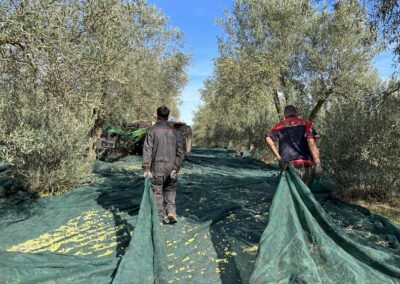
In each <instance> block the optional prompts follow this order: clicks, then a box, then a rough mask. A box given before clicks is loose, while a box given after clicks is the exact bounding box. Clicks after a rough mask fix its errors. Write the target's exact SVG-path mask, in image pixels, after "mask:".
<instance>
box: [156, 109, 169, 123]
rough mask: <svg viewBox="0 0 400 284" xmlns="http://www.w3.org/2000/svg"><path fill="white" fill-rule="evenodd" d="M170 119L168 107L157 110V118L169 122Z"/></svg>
mask: <svg viewBox="0 0 400 284" xmlns="http://www.w3.org/2000/svg"><path fill="white" fill-rule="evenodd" d="M168 117H169V108H167V107H166V106H160V107H159V108H158V109H157V118H158V119H162V120H168Z"/></svg>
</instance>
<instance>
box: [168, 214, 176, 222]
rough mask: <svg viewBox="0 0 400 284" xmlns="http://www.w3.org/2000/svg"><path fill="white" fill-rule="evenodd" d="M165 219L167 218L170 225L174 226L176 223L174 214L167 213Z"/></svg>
mask: <svg viewBox="0 0 400 284" xmlns="http://www.w3.org/2000/svg"><path fill="white" fill-rule="evenodd" d="M167 218H168V220H169V223H170V224H175V223H177V222H178V220H177V219H176V216H175V214H172V213H169V214H168V217H167Z"/></svg>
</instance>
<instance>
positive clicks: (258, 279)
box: [250, 167, 400, 283]
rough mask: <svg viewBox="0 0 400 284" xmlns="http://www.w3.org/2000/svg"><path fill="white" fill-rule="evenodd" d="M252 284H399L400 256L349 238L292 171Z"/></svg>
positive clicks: (278, 199) (274, 205) (266, 234)
mask: <svg viewBox="0 0 400 284" xmlns="http://www.w3.org/2000/svg"><path fill="white" fill-rule="evenodd" d="M270 216H271V217H270V221H269V224H268V227H267V229H266V230H265V232H264V234H263V236H262V238H261V241H260V250H259V254H258V256H257V260H256V263H255V267H254V271H253V273H252V275H251V278H250V283H399V282H400V255H399V254H398V253H397V254H395V253H393V252H389V251H385V250H382V249H381V248H379V247H377V246H375V245H373V244H371V243H367V242H365V241H364V240H362V239H359V238H356V237H353V238H349V236H347V235H346V233H345V232H343V230H342V229H341V228H339V227H338V226H336V225H335V223H334V222H333V221H332V220H331V219H330V217H329V216H327V215H326V214H325V212H324V210H323V208H322V207H321V206H320V205H319V203H318V202H317V201H316V200H315V198H314V196H313V194H312V193H311V191H310V190H309V189H308V187H307V186H306V185H305V184H304V183H303V182H302V181H301V179H300V178H299V177H298V176H297V175H296V173H295V172H294V170H293V168H292V167H290V168H289V169H288V171H285V172H284V174H283V175H282V178H281V181H280V183H279V186H278V189H277V192H276V194H275V197H274V200H273V202H272V206H271V209H270Z"/></svg>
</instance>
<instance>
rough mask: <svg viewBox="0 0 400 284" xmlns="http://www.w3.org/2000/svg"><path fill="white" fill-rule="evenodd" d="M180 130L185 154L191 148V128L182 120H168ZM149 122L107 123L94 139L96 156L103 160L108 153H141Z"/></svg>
mask: <svg viewBox="0 0 400 284" xmlns="http://www.w3.org/2000/svg"><path fill="white" fill-rule="evenodd" d="M169 123H170V124H171V125H172V126H173V127H175V128H176V129H178V130H179V131H180V132H181V135H182V137H183V144H184V148H185V152H186V155H187V154H189V153H190V152H191V150H192V128H191V127H190V126H189V125H187V124H186V123H184V122H176V121H174V122H172V121H170V122H169ZM150 126H151V123H148V122H147V123H146V122H142V121H140V122H139V121H137V122H134V123H131V124H126V125H123V126H115V125H108V126H107V127H106V128H105V129H104V130H103V134H102V135H101V137H100V138H98V139H97V140H96V144H95V148H96V156H97V159H99V160H105V159H106V158H107V157H109V156H110V155H114V156H118V157H121V156H126V155H139V156H141V155H142V153H143V143H144V139H145V137H146V133H147V130H148V128H149V127H150Z"/></svg>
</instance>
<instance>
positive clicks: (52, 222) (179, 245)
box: [0, 148, 400, 284]
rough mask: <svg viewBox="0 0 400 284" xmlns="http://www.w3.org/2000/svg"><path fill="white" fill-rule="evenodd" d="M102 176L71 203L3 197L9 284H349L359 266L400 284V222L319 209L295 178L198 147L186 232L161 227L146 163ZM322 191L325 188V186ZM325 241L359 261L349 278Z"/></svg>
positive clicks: (185, 176) (124, 164)
mask: <svg viewBox="0 0 400 284" xmlns="http://www.w3.org/2000/svg"><path fill="white" fill-rule="evenodd" d="M94 171H95V172H96V174H97V178H96V180H95V182H94V183H93V184H91V185H88V186H85V187H81V188H77V189H75V190H73V191H71V192H68V193H66V194H63V195H61V196H52V197H44V198H40V199H28V200H25V201H22V202H21V201H20V200H19V199H15V198H13V197H12V196H11V197H8V198H0V283H146V282H147V280H143V279H149V281H148V282H149V283H153V279H154V282H155V283H209V284H212V283H229V284H231V283H249V281H250V276H251V274H252V273H253V275H252V278H251V279H252V281H253V280H256V279H258V278H259V277H261V278H260V279H267V280H268V281H272V280H271V279H272V277H282V278H279V279H283V282H282V283H288V282H289V281H288V279H291V281H292V282H293V283H315V282H314V279H315V278H313V277H316V276H315V275H318V276H319V277H320V278H321V279H323V280H322V282H324V283H325V279H324V278H323V272H321V271H323V270H324V269H325V268H327V269H328V268H329V269H328V270H325V271H326V273H328V272H329V273H331V271H336V272H335V274H334V275H332V277H331V278H329V281H331V282H332V283H346V281H345V280H346V278H339V277H340V272H341V271H343V272H346V273H347V274H348V275H350V273H349V272H348V270H346V269H347V268H348V269H349V270H350V268H351V267H353V265H356V266H357V269H358V268H359V267H362V268H365V270H359V273H360V274H369V275H372V276H369V278H368V279H367V280H371V281H373V280H374V279H375V280H377V281H380V282H382V283H385V281H386V280H387V279H390V280H389V281H392V282H396V281H397V282H399V283H400V281H398V279H397V278H395V277H394V276H393V275H391V274H390V273H392V272H396V269H397V267H398V266H399V265H398V264H397V263H398V262H397V261H398V258H399V255H400V252H399V240H400V235H399V230H398V228H397V227H396V226H395V225H393V224H391V223H390V222H388V221H387V220H386V219H385V218H383V217H380V216H377V215H374V214H371V213H370V212H369V211H368V210H366V209H364V208H361V207H358V206H354V205H351V204H347V203H344V202H342V201H340V200H338V199H335V198H332V197H330V195H329V194H327V193H325V192H326V191H325V190H318V192H320V193H316V194H315V195H314V196H315V197H316V200H317V201H315V200H314V199H312V198H313V196H312V195H311V194H309V193H307V191H306V188H304V187H300V190H299V188H298V187H299V185H298V184H297V183H296V178H295V177H291V181H290V180H289V178H288V177H289V176H288V175H289V174H290V173H286V174H285V176H284V177H283V178H282V179H281V177H280V173H279V169H278V168H277V167H275V166H271V165H266V164H264V163H262V162H259V161H257V160H254V159H240V158H239V157H237V156H236V155H235V153H233V152H230V151H226V150H223V149H201V148H195V149H194V150H193V153H192V155H191V156H190V157H189V158H188V159H187V160H186V161H185V163H184V165H183V168H182V171H181V173H180V176H179V182H178V193H177V202H176V203H177V206H178V208H177V210H178V211H177V213H178V223H177V224H176V225H173V226H172V225H164V226H163V227H159V224H158V220H157V219H155V216H156V215H155V211H156V210H155V204H154V200H153V198H152V197H153V196H152V194H151V191H150V188H149V184H148V181H147V182H145V181H144V179H143V178H142V176H141V174H142V173H141V160H140V158H139V157H126V158H123V159H121V160H119V161H116V162H114V163H106V162H102V161H98V162H96V165H95V169H94ZM1 181H4V180H3V179H0V183H1ZM285 182H286V183H287V186H283V185H282V184H284V183H285ZM279 183H280V186H279V187H278V184H279ZM291 184H292V185H293V184H294V187H289V186H290V185H291ZM315 184H316V185H317V186H318V187H319V188H318V189H321V185H324V184H325V183H324V182H322V183H321V182H316V183H315ZM1 186H2V185H1V184H0V187H1ZM277 188H278V190H277V191H276V189H277ZM303 190H304V194H303V193H302V192H303ZM292 191H293V192H292ZM296 192H297V195H296ZM274 196H275V197H274ZM296 196H297V197H298V198H297V197H296ZM273 198H274V202H273V203H274V205H273V206H272V208H270V206H271V202H272V199H273ZM299 204H304V206H303V207H299V206H300V205H299ZM313 204H314V205H313ZM318 204H319V205H318ZM139 208H141V209H140V212H139ZM307 212H308V213H307ZM324 212H325V213H326V215H324V214H325V213H324ZM318 214H323V216H325V217H326V219H321V218H322V217H321V218H320V217H318V216H319V215H318ZM305 216H308V217H307V218H306V217H305ZM325 217H324V218H325ZM320 219H321V220H327V222H328V223H329V224H328V225H329V226H328V225H324V223H323V222H321V220H320ZM296 222H297V223H296ZM267 225H268V227H267ZM311 225H312V226H311ZM326 226H328V227H326ZM266 228H267V229H266ZM326 228H333V229H334V233H335V232H336V234H338V236H342V237H343V238H344V239H345V240H346V241H347V242H348V243H349V244H353V243H354V244H359V246H361V248H362V249H363V250H364V249H365V250H366V251H368V252H369V251H371V252H372V253H371V257H372V258H371V259H373V260H374V261H375V262H376V263H375V264H373V263H366V261H365V260H363V259H360V257H359V256H358V257H356V256H355V255H354V254H353V253H354V252H351V250H350V252H349V250H348V247H351V246H350V245H346V246H347V247H346V246H343V244H341V243H339V242H338V237H335V236H334V235H332V234H331V233H329V234H328V233H327V232H326V231H327V230H328V231H329V229H326ZM265 229H266V232H265V233H264V235H263V238H262V239H261V236H262V234H263V232H264V230H265ZM315 234H316V235H317V236H315ZM267 236H268V237H267ZM290 236H292V237H293V238H292V239H293V240H294V238H297V239H298V241H296V242H293V243H291V242H288V240H289V239H290ZM162 238H164V241H162ZM313 238H314V239H313ZM335 238H336V239H335ZM260 240H261V241H260ZM314 240H315V242H314ZM325 243H326V244H327V248H329V250H328V251H333V252H335V253H336V255H337V254H338V253H339V252H341V251H343V252H344V254H343V255H345V258H350V259H356V261H354V262H353V263H352V264H350V265H346V267H345V268H344V269H343V270H341V269H340V265H342V266H343V262H342V261H343V260H341V259H340V258H336V257H334V255H335V254H332V255H328V257H327V260H325V261H326V263H329V264H330V265H331V266H329V265H325V266H323V264H324V262H323V261H322V260H323V259H324V257H326V255H324V254H322V253H321V252H322V248H321V247H318V246H317V244H324V245H325ZM290 244H292V245H290ZM311 244H312V246H311ZM284 246H286V249H284V248H283V247H284ZM258 251H259V253H258V254H257V252H258ZM315 251H318V253H316V252H315ZM303 254H304V255H303ZM340 255H342V253H340ZM288 256H290V257H289V259H291V262H286V261H287V259H288ZM256 259H257V265H256V266H255V262H256ZM295 259H296V261H294V260H295ZM335 259H338V262H336V261H335ZM297 260H299V262H297ZM377 263H379V265H381V266H383V267H386V268H383V269H382V268H379V267H377V265H378V264H377ZM379 265H378V266H379ZM393 266H395V269H392V268H393ZM304 267H306V268H304ZM301 268H304V270H301ZM268 269H269V270H268ZM335 269H336V270H335ZM385 269H388V270H385ZM271 271H272V272H271ZM327 275H328V274H327ZM353 275H354V274H353ZM375 276H376V277H380V278H372V277H375ZM262 277H264V278H262ZM285 277H286V278H285ZM288 277H290V278H288ZM357 277H362V276H357ZM337 279H345V280H344V281H342V282H340V281H339V282H335V281H338V280H337ZM347 279H349V278H347ZM358 279H360V278H358ZM380 279H385V280H382V281H381V280H380ZM164 280H166V282H164ZM267 280H266V281H267ZM135 281H136V282H135ZM262 281H264V280H262ZM329 281H327V282H326V283H329ZM386 282H387V283H390V282H388V281H386ZM397 282H396V283H397ZM261 283H264V282H261ZM267 283H268V282H267ZM349 283H354V282H349Z"/></svg>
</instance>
